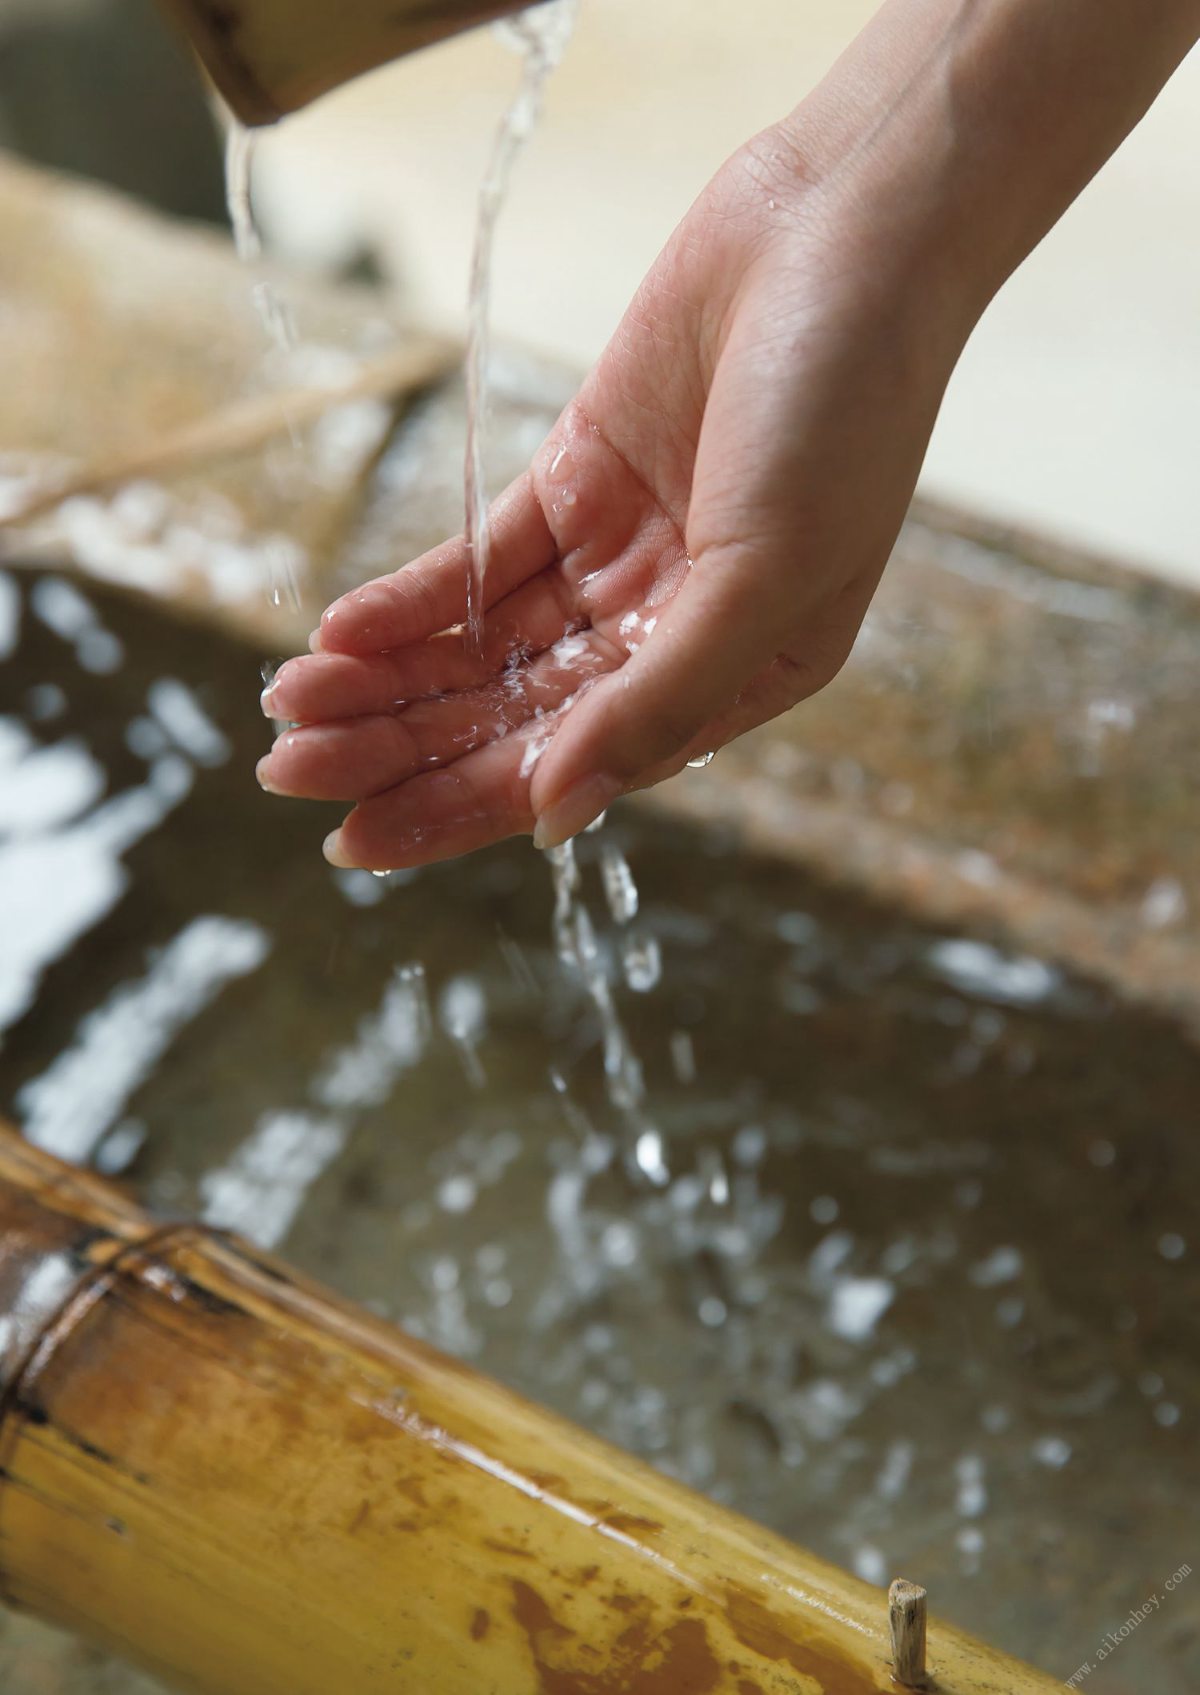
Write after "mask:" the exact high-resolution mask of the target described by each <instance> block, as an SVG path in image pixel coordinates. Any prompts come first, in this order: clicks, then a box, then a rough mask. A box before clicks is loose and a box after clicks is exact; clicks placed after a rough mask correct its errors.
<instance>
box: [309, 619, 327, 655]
mask: <svg viewBox="0 0 1200 1695" xmlns="http://www.w3.org/2000/svg"><path fill="white" fill-rule="evenodd" d="M308 651H309V652H310V653H323V652H324V647H323V645H322V642H321V630H320V626H319V625H318V627H317V628H316V629H315V630H314V631H313V633H312V634H311V635H310V636H309V638H308Z"/></svg>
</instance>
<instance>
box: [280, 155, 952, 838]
mask: <svg viewBox="0 0 1200 1695" xmlns="http://www.w3.org/2000/svg"><path fill="white" fill-rule="evenodd" d="M762 167H763V161H762V159H761V158H759V157H757V156H755V155H754V154H752V153H749V151H748V153H747V155H746V156H745V157H743V156H739V158H738V159H737V160H735V161H733V162H732V164H731V166H730V167H727V168H726V170H725V171H724V172H722V174H721V175H720V176H719V177H718V178H717V179H716V181H715V183H714V184H713V185H712V186H711V187H710V189H709V190H708V191H707V194H706V196H705V197H704V198H703V199H702V201H701V202H700V203H699V204H698V206H697V207H696V208H695V209H694V210H693V212H692V213H691V214H690V216H689V218H688V219H687V220H685V222H684V224H683V225H681V227H680V230H679V231H678V232H677V233H676V235H675V237H674V238H673V239H672V241H671V243H670V244H669V245H668V247H667V249H666V251H665V253H664V254H663V256H662V258H661V259H660V260H659V261H658V264H657V265H656V266H655V268H654V270H653V271H652V272H651V274H650V277H649V278H648V279H647V281H646V283H645V284H644V285H643V288H642V290H641V291H640V293H639V295H638V297H637V299H636V300H635V302H634V304H633V306H632V308H631V309H630V311H629V313H628V314H627V315H626V318H625V320H624V322H623V324H622V325H621V328H620V329H619V331H618V333H617V335H616V337H615V338H614V340H613V341H612V343H611V344H610V346H609V347H608V349H607V350H606V352H605V354H604V355H603V356H602V358H601V360H600V361H599V363H598V364H597V366H596V367H595V369H594V370H593V371H592V373H591V375H590V376H589V377H588V379H587V381H586V382H585V384H584V386H583V389H582V390H581V392H580V395H579V397H578V399H577V400H576V401H574V402H572V404H571V405H570V406H569V407H568V408H567V410H566V412H564V414H563V416H562V417H561V418H560V420H559V422H558V424H557V425H556V426H555V428H554V430H553V431H552V432H551V435H550V437H549V438H548V440H547V442H546V443H545V445H544V446H543V448H542V449H541V450H540V451H539V453H538V455H537V456H536V458H535V461H534V464H533V466H532V468H531V470H530V472H529V473H527V474H526V475H525V476H524V477H522V478H521V479H519V480H518V482H517V483H515V484H514V485H513V486H512V487H511V488H510V489H508V490H507V491H506V493H505V494H504V495H503V496H502V497H501V499H500V500H499V501H498V502H497V503H496V505H495V506H494V507H493V509H492V535H493V547H492V552H491V557H490V559H489V563H488V574H487V581H486V584H485V593H484V602H485V607H486V619H485V636H484V642H483V651H482V653H475V652H473V651H472V649H471V646H470V644H469V643H468V642H466V641H465V639H464V634H463V631H462V629H461V625H462V623H463V620H464V619H465V616H466V600H467V574H468V553H467V548H466V546H465V544H464V542H463V540H462V538H461V537H460V538H458V539H456V540H454V541H450V542H447V543H446V544H445V545H444V546H443V547H441V548H438V549H435V550H434V551H433V552H432V553H430V554H427V555H425V556H424V557H423V558H421V559H419V560H416V561H415V562H414V563H413V564H411V565H408V566H406V567H405V568H403V569H402V570H400V571H398V572H396V573H395V574H393V575H392V576H390V577H386V578H381V579H379V580H378V581H376V582H374V583H368V584H367V585H365V587H363V588H362V589H358V590H355V591H354V592H352V593H351V594H349V595H347V596H345V597H344V598H343V599H342V600H341V601H339V602H337V603H335V605H334V606H333V607H331V608H330V610H329V611H328V612H327V613H326V615H325V618H324V621H323V624H322V630H321V648H322V651H320V652H319V653H316V654H314V655H312V656H311V657H304V658H302V659H299V660H294V661H292V662H290V663H289V664H288V665H286V666H284V667H283V668H282V669H281V671H280V673H279V676H278V678H277V680H276V683H275V685H274V688H273V690H272V691H271V693H270V698H269V701H265V702H264V705H265V707H266V708H267V709H269V711H270V714H271V716H273V717H276V718H286V719H289V720H291V721H292V722H293V723H294V724H295V725H296V726H297V727H296V728H294V729H292V730H289V731H287V732H285V734H284V735H283V736H281V737H280V739H279V740H278V741H277V743H276V744H275V747H274V749H273V751H272V753H271V754H270V755H269V757H268V759H267V760H266V761H264V762H263V764H262V765H261V766H260V777H261V778H262V780H263V781H264V782H265V783H266V784H267V785H268V786H270V787H271V788H273V789H276V790H278V791H280V792H283V793H288V794H303V795H309V796H313V797H316V798H320V799H328V800H339V801H353V802H356V803H357V804H356V806H355V809H354V811H353V812H352V813H351V814H350V817H349V818H348V819H347V821H346V824H345V825H344V826H343V829H342V831H341V833H340V837H339V841H338V844H337V848H336V850H335V852H334V855H333V856H334V857H335V858H337V859H338V860H339V861H340V862H345V863H353V864H357V865H364V866H368V867H371V868H387V867H391V866H398V865H406V864H407V865H411V864H417V863H421V862H423V861H427V860H433V859H440V858H446V857H449V856H452V855H454V854H458V853H463V852H466V851H468V850H470V849H472V848H475V847H478V846H481V845H483V844H484V843H486V842H489V841H493V840H496V839H499V838H500V837H502V836H507V835H512V834H516V833H521V832H527V831H529V830H530V829H531V828H532V826H533V823H534V821H535V819H539V818H540V819H542V820H543V822H544V821H545V819H546V818H547V817H556V818H557V824H556V826H555V829H554V831H553V834H552V839H557V838H559V837H561V836H562V835H564V834H566V833H568V822H569V827H570V828H579V827H581V825H582V824H583V823H586V822H587V821H588V820H589V818H590V816H594V814H595V812H596V811H598V810H599V809H600V806H601V805H603V804H605V803H606V800H607V798H612V797H613V796H614V795H615V794H616V793H619V792H621V791H622V790H624V789H629V788H636V787H639V786H642V785H644V784H645V783H649V782H654V781H656V780H658V779H659V778H660V777H663V776H666V775H669V774H670V773H671V772H673V771H675V770H678V769H679V768H680V767H681V766H682V765H683V764H684V763H685V761H686V760H687V759H688V758H689V757H690V756H692V755H693V754H695V753H696V752H699V751H701V750H702V749H706V748H709V747H712V748H715V747H718V746H720V745H722V744H723V743H724V742H726V741H728V740H730V739H731V738H732V737H733V736H735V735H737V734H739V733H741V731H742V730H744V729H746V728H748V727H750V726H751V725H753V724H755V723H759V722H762V721H763V720H764V719H766V718H768V717H771V716H774V715H775V714H776V713H778V712H780V711H782V710H784V709H785V708H786V707H787V706H790V705H791V704H793V703H794V702H795V701H797V700H799V699H800V698H802V696H804V695H805V694H807V693H811V692H812V691H813V690H814V689H815V688H817V687H819V686H820V685H821V684H822V683H823V682H825V681H827V680H828V678H829V677H830V676H832V675H833V674H834V672H835V671H836V670H837V668H838V666H839V665H840V664H841V662H842V660H843V659H844V657H845V654H846V652H847V651H848V650H849V646H850V644H851V642H852V640H853V637H854V634H855V632H856V630H857V628H858V624H859V622H860V620H861V617H862V614H863V611H864V610H865V608H866V605H867V603H868V601H869V598H870V594H871V593H872V591H873V589H874V587H875V583H876V581H877V579H878V575H879V572H880V571H881V570H882V567H883V563H884V561H885V560H886V557H887V554H888V551H889V550H890V546H891V542H892V540H893V539H894V535H895V531H896V529H897V528H898V526H899V523H900V520H901V517H902V515H903V511H904V508H905V506H906V504H907V501H908V498H909V495H910V494H911V489H912V485H913V482H914V481H915V477H916V472H917V468H918V465H919V461H920V456H921V452H922V451H923V447H924V441H925V438H926V436H927V434H928V428H929V426H930V425H931V423H932V418H933V415H934V413H935V412H936V404H937V397H938V395H939V394H940V386H939V385H938V384H936V383H935V384H934V385H933V387H932V389H931V390H930V392H928V393H927V392H926V389H925V388H924V387H923V388H921V389H920V390H914V397H913V398H912V399H909V398H908V397H907V394H903V393H901V392H900V391H899V390H898V389H897V388H896V384H895V381H894V379H892V378H890V377H889V375H888V373H889V371H890V366H891V360H890V359H889V356H888V353H887V350H886V347H882V348H881V345H880V344H879V340H878V338H877V337H874V336H872V335H870V334H867V335H864V334H863V333H862V326H861V322H860V319H858V318H856V317H855V316H854V314H853V313H849V314H848V313H847V312H846V311H845V310H844V309H842V308H841V306H840V303H839V299H838V289H839V288H841V287H842V285H843V279H842V277H841V275H840V273H839V271H838V267H837V265H836V264H835V265H834V266H833V267H832V270H831V269H830V267H828V265H827V264H826V263H824V261H826V260H827V259H828V253H827V252H826V251H825V250H824V249H823V247H822V245H821V244H820V242H819V241H818V240H816V239H815V238H814V235H813V233H812V231H811V230H810V229H809V228H808V227H807V224H806V220H805V217H804V215H803V207H801V208H800V209H799V212H796V211H795V209H793V215H792V216H790V217H789V218H788V219H787V220H786V221H782V220H775V221H774V222H773V223H772V227H771V228H770V232H769V236H764V235H763V233H762V224H763V218H764V214H765V213H766V211H767V208H769V209H770V211H771V212H772V213H773V212H774V209H775V206H776V202H775V201H774V200H773V199H770V200H768V199H767V198H766V195H765V194H764V193H763V192H762V189H763V185H762V181H761V173H762ZM764 254H766V255H767V259H768V260H769V262H766V261H764ZM836 257H837V256H836V255H835V258H836ZM831 275H832V278H833V281H832V282H830V281H829V280H828V279H829V277H830V276H831ZM822 278H825V279H826V280H825V281H824V282H823V281H822V280H821V279H822ZM942 380H943V381H944V376H943V378H942ZM931 399H932V404H931V403H930V402H931ZM864 462H865V464H866V465H867V467H868V470H867V474H866V477H865V478H864V477H863V476H862V475H861V474H859V473H860V465H861V464H862V463H864ZM864 482H866V483H868V484H870V486H869V487H868V488H866V489H864ZM689 556H690V557H689ZM692 560H695V561H696V562H697V564H696V568H695V569H692V565H691V561H692ZM597 773H599V774H601V775H599V776H598V775H597ZM572 795H574V796H575V797H576V799H575V800H572V799H571V798H570V797H571V796H572ZM581 796H582V798H580V797H581ZM563 797H566V798H565V799H564V798H563Z"/></svg>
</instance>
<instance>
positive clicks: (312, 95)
mask: <svg viewBox="0 0 1200 1695" xmlns="http://www.w3.org/2000/svg"><path fill="white" fill-rule="evenodd" d="M527 3H528V0H344V3H343V4H341V5H330V4H329V0H163V4H164V5H165V6H166V8H167V11H168V12H169V13H170V14H171V15H172V16H173V17H174V18H175V20H176V22H177V23H178V24H180V25H181V26H182V28H183V30H184V32H185V34H186V35H188V36H189V37H190V39H191V42H192V45H193V46H194V47H195V49H196V51H197V53H198V54H199V55H200V58H201V60H202V61H203V63H204V66H205V69H206V70H207V71H208V74H209V75H210V76H211V78H212V80H213V81H214V83H216V85H217V88H218V89H219V90H220V92H221V94H222V95H223V96H224V98H225V99H226V101H227V102H228V103H229V105H230V107H231V108H232V110H233V112H234V113H235V115H236V116H237V117H238V118H240V119H241V121H242V123H244V124H270V123H274V122H275V120H276V119H277V118H281V117H283V116H284V115H285V114H286V113H288V112H294V111H295V110H296V109H297V108H298V107H300V106H306V105H307V104H308V102H309V101H310V100H315V99H316V98H317V96H318V95H320V94H326V93H328V91H329V90H330V89H331V88H336V87H338V85H339V84H340V83H343V82H348V81H349V80H350V78H351V77H355V76H358V75H359V74H360V72H362V71H369V70H372V69H374V67H375V66H376V65H382V64H385V63H386V62H387V61H388V60H389V59H396V58H399V57H400V55H401V54H403V53H411V52H413V50H414V49H416V48H418V47H428V46H429V45H430V44H431V43H433V42H435V41H441V40H443V39H444V38H445V37H446V36H449V35H456V34H457V33H458V32H459V31H460V30H465V29H471V28H472V27H473V26H474V25H476V24H480V23H486V22H487V21H488V20H489V19H492V18H498V17H502V16H503V15H504V14H505V13H506V12H516V11H519V10H520V9H521V7H522V6H523V5H525V4H527Z"/></svg>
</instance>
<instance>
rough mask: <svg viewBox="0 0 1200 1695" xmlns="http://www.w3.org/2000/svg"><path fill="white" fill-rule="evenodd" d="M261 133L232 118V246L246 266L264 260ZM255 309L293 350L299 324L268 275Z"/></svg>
mask: <svg viewBox="0 0 1200 1695" xmlns="http://www.w3.org/2000/svg"><path fill="white" fill-rule="evenodd" d="M257 148H258V134H257V132H256V131H254V130H251V129H247V128H246V126H245V125H244V124H241V123H239V122H238V121H237V119H236V118H234V117H231V118H230V120H229V130H228V133H227V135H226V138H225V204H226V206H227V207H228V209H229V222H230V225H231V226H232V229H233V245H234V248H235V250H236V252H237V256H238V258H239V259H240V260H241V261H242V263H243V264H244V265H249V266H258V265H260V264H261V263H262V257H263V243H262V235H261V234H260V232H259V228H258V220H257V219H256V217H255V215H254V193H253V179H254V159H255V154H256V151H257ZM252 292H253V298H254V305H255V309H256V310H257V312H258V315H259V317H260V318H261V320H262V325H263V328H264V330H266V332H267V335H268V336H269V337H270V339H271V341H272V342H273V343H274V345H275V346H276V347H277V348H278V349H279V351H280V352H281V353H290V352H292V350H293V349H294V348H295V346H296V342H297V336H296V326H295V323H294V321H293V319H292V315H291V312H290V311H289V310H288V306H287V303H286V301H285V300H284V299H283V298H282V296H281V295H280V293H279V291H278V289H277V288H276V287H275V285H274V284H273V283H271V282H268V281H267V279H266V278H265V277H260V278H259V279H258V280H257V281H256V282H255V284H254V287H253V291H252Z"/></svg>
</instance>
